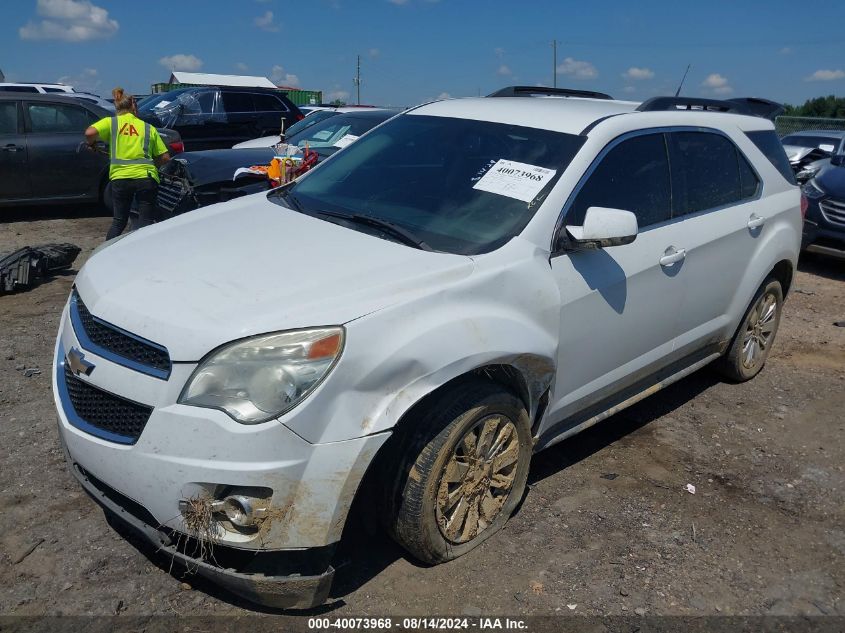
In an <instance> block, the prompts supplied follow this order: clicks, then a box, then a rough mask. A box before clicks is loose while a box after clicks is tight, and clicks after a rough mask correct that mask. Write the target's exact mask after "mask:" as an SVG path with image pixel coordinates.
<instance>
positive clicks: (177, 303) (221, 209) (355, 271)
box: [76, 193, 473, 361]
mask: <svg viewBox="0 0 845 633" xmlns="http://www.w3.org/2000/svg"><path fill="white" fill-rule="evenodd" d="M472 269H473V264H472V260H471V259H470V258H469V257H465V256H462V255H451V254H445V253H432V252H427V251H421V250H417V249H415V248H412V247H409V246H405V245H403V244H398V243H395V242H391V241H388V240H384V239H381V238H378V237H374V236H371V235H367V234H365V233H359V232H357V231H354V230H351V229H348V228H344V227H341V226H338V225H336V224H332V223H330V222H326V221H324V220H319V219H317V218H314V217H310V216H306V215H303V214H301V213H297V212H295V211H292V210H290V209H287V208H285V207H283V206H280V205H277V204H275V203H273V202H271V201H270V200H268V199H267V194H264V193H261V194H255V195H252V196H245V197H243V198H238V199H237V200H232V201H230V202H227V203H223V204H218V205H214V206H211V207H206V208H204V209H202V210H199V211H196V212H193V213H188V214H185V215H181V216H178V217H176V218H173V219H171V220H168V221H166V222H162V223H159V224H155V225H153V226H149V227H146V228H144V229H142V230H140V231H136V232H135V233H132V234H130V235H128V236H127V237H125V238H123V239H121V240H120V241H119V242H117V243H115V244H112V245H110V246H107V247H106V248H104V249H103V250H101V251H100V252H98V253H96V254H95V255H94V256H92V257H91V258H90V259H89V260H88V262H87V263H86V265H85V266H84V267H83V269H82V271H81V272H80V274H79V276H78V277H77V281H76V286H77V288H78V290H79V294H80V296H81V297H82V300H83V301H84V302H85V305H86V306H87V307H88V309H89V310H90V311H91V313H92V314H94V315H95V316H97V317H99V318H101V319H103V320H105V321H108V322H109V323H112V324H114V325H116V326H118V327H120V328H123V329H125V330H127V331H129V332H132V333H134V334H137V335H139V336H142V337H144V338H146V339H148V340H151V341H154V342H156V343H158V344H160V345H164V346H165V347H167V348H168V350H169V351H170V355H171V358H172V359H173V360H175V361H197V360H199V359H200V358H202V357H203V356H204V355H205V354H206V353H208V352H209V351H210V350H212V349H214V348H215V347H217V346H219V345H222V344H223V343H227V342H229V341H232V340H235V339H239V338H243V337H246V336H250V335H254V334H262V333H266V332H273V331H278V330H287V329H293V328H303V327H312V326H325V325H337V324H343V323H347V322H349V321H351V320H354V319H356V318H358V317H361V316H363V315H366V314H369V313H372V312H375V311H378V310H380V309H382V308H385V307H387V306H389V305H391V304H395V303H399V302H402V301H407V300H410V299H413V298H415V297H419V296H422V295H425V294H428V293H430V292H433V291H436V290H438V289H441V288H443V286H444V285H446V284H451V283H455V282H457V281H458V280H460V279H463V278H464V277H466V276H467V275H469V274H470V273H471V271H472Z"/></svg>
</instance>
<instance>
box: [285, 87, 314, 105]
mask: <svg viewBox="0 0 845 633" xmlns="http://www.w3.org/2000/svg"><path fill="white" fill-rule="evenodd" d="M281 92H283V93H285V95H287V98H288V99H290V100H291V101H293V102H294V103H295V104H296V105H298V106H307V105H319V104H321V103H322V102H323V91H322V90H282V91H281Z"/></svg>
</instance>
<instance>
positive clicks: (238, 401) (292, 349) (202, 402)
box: [179, 327, 344, 424]
mask: <svg viewBox="0 0 845 633" xmlns="http://www.w3.org/2000/svg"><path fill="white" fill-rule="evenodd" d="M343 339H344V331H343V328H341V327H331V328H319V329H311V330H296V331H291V332H280V333H277V334H264V335H262V336H255V337H252V338H249V339H245V340H242V341H237V342H235V343H231V344H229V345H226V346H225V347H222V348H220V349H219V350H217V351H215V352H213V353H211V354H210V355H209V356H207V357H206V358H205V359H204V360H203V361H202V362H201V363H200V365H199V367H197V368H196V370H195V371H194V373H193V374H192V375H191V378H190V380H188V383H187V384H186V385H185V388H184V389H183V390H182V395H181V396H179V403H180V404H189V405H193V406H195V407H207V408H210V409H220V410H222V411H225V412H226V413H228V414H229V415H230V416H231V417H232V418H234V419H235V420H236V421H238V422H242V423H244V424H257V423H259V422H266V421H267V420H270V419H272V418H276V417H278V416H280V415H282V414H283V413H286V412H287V411H290V410H291V409H293V408H294V407H295V406H296V405H297V404H299V403H300V402H302V400H304V399H305V398H306V397H307V396H308V394H309V393H311V392H312V391H313V390H314V389H315V388H316V387H317V385H318V384H319V383H320V381H321V380H322V379H323V378H325V376H326V375H327V374H328V373H329V371H331V369H332V367H334V364H335V362H336V361H337V359H338V358H339V357H340V353H341V350H342V349H343Z"/></svg>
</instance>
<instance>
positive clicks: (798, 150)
mask: <svg viewBox="0 0 845 633" xmlns="http://www.w3.org/2000/svg"><path fill="white" fill-rule="evenodd" d="M783 149H784V151H785V152H786V157H787V158H788V159H789V162H790V163H797V162H798V161H800V160H803V159H804V158H806V157H807V156H808V155H809V154H810V152H814V151H816V148H815V147H801V146H799V145H784V146H783Z"/></svg>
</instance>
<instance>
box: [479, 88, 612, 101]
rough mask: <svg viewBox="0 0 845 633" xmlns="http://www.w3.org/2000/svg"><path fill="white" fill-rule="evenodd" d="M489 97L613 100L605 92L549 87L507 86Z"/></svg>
mask: <svg viewBox="0 0 845 633" xmlns="http://www.w3.org/2000/svg"><path fill="white" fill-rule="evenodd" d="M487 96H488V97H534V96H542V97H581V98H584V99H613V97H611V96H610V95H608V94H605V93H603V92H593V91H592V90H576V89H574V88H549V87H547V86H507V87H506V88H502V89H501V90H497V91H496V92H491V93H490V94H489V95H487Z"/></svg>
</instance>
